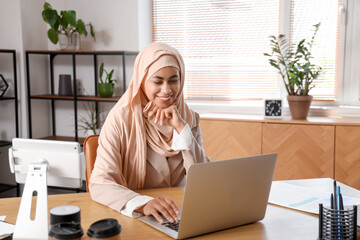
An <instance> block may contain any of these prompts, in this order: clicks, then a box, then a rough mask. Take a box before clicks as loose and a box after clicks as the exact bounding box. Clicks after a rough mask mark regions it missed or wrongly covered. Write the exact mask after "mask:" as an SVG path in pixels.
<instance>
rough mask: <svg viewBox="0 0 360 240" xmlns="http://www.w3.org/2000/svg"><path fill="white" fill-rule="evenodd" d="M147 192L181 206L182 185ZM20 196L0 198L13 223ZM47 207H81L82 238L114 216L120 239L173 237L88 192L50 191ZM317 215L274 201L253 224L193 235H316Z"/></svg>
mask: <svg viewBox="0 0 360 240" xmlns="http://www.w3.org/2000/svg"><path fill="white" fill-rule="evenodd" d="M138 192H139V193H141V194H146V195H149V196H159V195H162V194H167V195H168V196H170V197H171V198H173V199H174V200H175V202H176V203H177V204H178V205H179V206H180V207H181V205H182V197H183V188H162V189H147V190H140V191H138ZM19 205H20V198H5V199H0V215H6V221H7V222H10V223H13V224H15V222H16V217H17V212H18V209H19ZM48 205H49V209H51V208H53V207H57V206H61V205H76V206H78V207H80V208H81V225H82V227H83V229H84V232H85V234H84V236H83V238H82V239H89V238H88V237H87V236H86V232H87V230H88V228H89V226H90V225H91V223H93V222H95V221H97V220H100V219H103V218H115V219H117V220H118V221H119V223H120V224H121V226H122V229H123V231H122V233H121V238H122V239H172V238H170V237H168V236H167V235H165V234H163V233H162V232H159V231H157V230H156V229H154V228H152V227H149V226H148V225H146V224H145V223H143V222H141V221H140V220H138V219H132V218H129V217H126V216H123V215H121V214H120V213H118V212H116V211H114V210H112V209H110V208H108V207H105V206H103V205H101V204H99V203H96V202H94V201H92V200H91V198H90V196H89V194H88V193H74V194H63V195H51V196H49V197H48ZM317 234H318V218H317V216H315V215H312V214H307V213H302V212H298V211H294V210H290V209H286V208H282V207H278V206H274V205H270V204H269V205H268V208H267V212H266V215H265V218H264V219H263V220H262V221H260V222H256V223H253V224H248V225H245V226H240V227H236V228H231V229H227V230H223V231H219V232H215V233H211V234H207V235H203V236H199V237H197V238H196V239H247V240H252V239H277V240H278V239H299V240H300V239H301V240H303V239H316V238H317Z"/></svg>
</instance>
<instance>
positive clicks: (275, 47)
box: [264, 23, 322, 96]
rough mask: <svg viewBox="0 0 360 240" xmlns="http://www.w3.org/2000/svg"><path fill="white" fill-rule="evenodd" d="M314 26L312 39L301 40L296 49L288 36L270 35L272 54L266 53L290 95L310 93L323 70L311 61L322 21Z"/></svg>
mask: <svg viewBox="0 0 360 240" xmlns="http://www.w3.org/2000/svg"><path fill="white" fill-rule="evenodd" d="M313 26H314V27H315V29H314V34H313V36H312V38H311V41H310V42H305V41H306V40H305V39H303V40H301V41H300V42H299V43H298V44H297V46H296V50H295V51H293V47H292V46H289V44H288V41H287V39H286V36H285V35H283V34H280V35H279V36H278V37H275V36H270V42H271V43H270V45H271V50H272V51H271V54H268V53H264V55H265V56H267V57H269V63H270V65H271V66H273V67H274V68H276V69H278V70H279V73H280V74H281V77H282V79H283V82H284V84H285V88H286V91H287V93H288V94H289V95H298V96H307V95H309V91H310V90H311V89H312V88H314V87H315V85H314V84H313V81H314V79H316V78H317V77H318V76H319V74H320V72H321V71H322V68H321V67H320V66H317V65H315V64H312V63H311V59H312V58H313V57H312V55H311V50H312V46H313V43H314V39H315V36H316V33H317V31H318V30H319V27H320V23H318V24H315V25H313Z"/></svg>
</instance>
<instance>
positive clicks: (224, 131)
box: [200, 119, 262, 161]
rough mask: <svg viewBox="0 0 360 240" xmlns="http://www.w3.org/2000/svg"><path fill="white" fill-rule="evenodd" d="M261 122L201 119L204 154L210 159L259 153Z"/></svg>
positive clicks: (216, 159) (215, 159)
mask: <svg viewBox="0 0 360 240" xmlns="http://www.w3.org/2000/svg"><path fill="white" fill-rule="evenodd" d="M261 126H262V123H261V122H254V123H251V122H241V121H236V120H235V121H227V120H208V119H201V120H200V127H201V131H202V138H203V142H204V149H205V154H206V155H207V156H209V157H210V161H218V160H224V159H231V158H238V157H245V156H253V155H259V154H261Z"/></svg>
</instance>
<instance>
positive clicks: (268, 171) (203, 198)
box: [139, 154, 277, 239]
mask: <svg viewBox="0 0 360 240" xmlns="http://www.w3.org/2000/svg"><path fill="white" fill-rule="evenodd" d="M276 158H277V154H265V155H259V156H251V157H244V158H237V159H230V160H223V161H217V162H210V163H200V164H195V165H192V166H191V167H190V169H189V171H188V176H187V181H186V187H185V194H184V199H183V208H182V210H181V216H179V219H180V221H179V223H178V224H171V223H170V222H166V223H163V224H161V223H159V222H158V221H157V220H156V219H155V218H154V217H153V216H143V217H140V218H139V219H140V220H141V221H143V222H145V223H147V224H149V225H151V226H153V227H155V228H157V229H158V230H160V231H162V232H164V233H166V234H168V235H170V236H171V237H173V238H175V239H183V238H188V237H193V236H197V235H201V234H205V233H209V232H214V231H218V230H223V229H226V228H231V227H235V226H239V225H243V224H247V223H252V222H256V221H259V220H261V219H263V218H264V216H265V212H266V206H267V203H268V197H269V192H270V187H271V182H272V178H273V173H274V168H275V163H276Z"/></svg>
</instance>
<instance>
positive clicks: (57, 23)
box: [42, 2, 95, 44]
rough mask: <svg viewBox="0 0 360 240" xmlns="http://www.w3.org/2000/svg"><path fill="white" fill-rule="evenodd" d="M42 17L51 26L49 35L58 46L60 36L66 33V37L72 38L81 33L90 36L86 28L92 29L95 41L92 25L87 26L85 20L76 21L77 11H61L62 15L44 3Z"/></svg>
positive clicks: (91, 32)
mask: <svg viewBox="0 0 360 240" xmlns="http://www.w3.org/2000/svg"><path fill="white" fill-rule="evenodd" d="M42 17H43V19H44V21H45V22H46V23H48V24H49V25H50V27H51V28H50V29H49V30H48V32H47V34H48V37H49V39H50V41H51V42H52V43H54V44H56V43H57V42H58V41H59V34H60V33H64V34H65V35H66V36H71V35H72V34H73V33H76V32H77V33H79V36H80V35H84V36H85V37H86V36H87V35H88V31H87V30H86V27H89V28H90V34H91V36H92V37H93V38H94V39H95V32H94V27H93V25H92V24H91V23H89V24H85V23H84V21H83V20H81V19H78V20H76V11H74V10H68V11H61V12H60V15H59V14H58V12H57V11H56V10H55V9H53V8H52V6H51V5H50V3H48V2H45V3H44V10H43V11H42Z"/></svg>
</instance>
